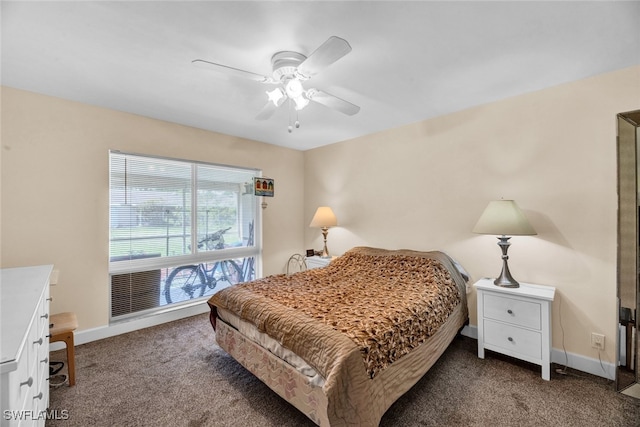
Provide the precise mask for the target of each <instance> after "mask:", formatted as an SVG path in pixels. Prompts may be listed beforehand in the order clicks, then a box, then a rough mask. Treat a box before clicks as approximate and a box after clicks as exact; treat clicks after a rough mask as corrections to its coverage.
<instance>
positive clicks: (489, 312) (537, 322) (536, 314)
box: [483, 293, 542, 331]
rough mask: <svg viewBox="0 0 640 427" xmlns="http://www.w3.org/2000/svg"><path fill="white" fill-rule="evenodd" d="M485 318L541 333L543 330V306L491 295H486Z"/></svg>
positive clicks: (484, 302)
mask: <svg viewBox="0 0 640 427" xmlns="http://www.w3.org/2000/svg"><path fill="white" fill-rule="evenodd" d="M483 297H484V299H483V308H484V317H486V318H489V319H495V320H500V321H502V322H507V323H511V324H514V325H518V326H524V327H525V328H531V329H535V330H537V331H539V330H540V329H541V328H542V305H541V304H540V303H538V302H533V301H523V300H520V299H515V298H508V297H504V296H500V295H494V294H491V293H484V296H483Z"/></svg>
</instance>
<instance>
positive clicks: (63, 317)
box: [49, 313, 78, 387]
mask: <svg viewBox="0 0 640 427" xmlns="http://www.w3.org/2000/svg"><path fill="white" fill-rule="evenodd" d="M49 325H50V326H49V335H50V338H49V343H52V342H56V341H64V343H65V344H66V346H67V366H68V367H69V369H68V372H69V387H71V386H73V385H75V384H76V364H75V353H74V348H73V346H74V344H73V331H75V330H76V329H78V319H76V315H75V313H59V314H52V315H51V317H50V321H49Z"/></svg>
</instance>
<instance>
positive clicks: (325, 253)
mask: <svg viewBox="0 0 640 427" xmlns="http://www.w3.org/2000/svg"><path fill="white" fill-rule="evenodd" d="M327 234H329V228H328V227H322V236H323V237H324V247H323V248H322V254H320V258H331V256H330V255H329V249H327Z"/></svg>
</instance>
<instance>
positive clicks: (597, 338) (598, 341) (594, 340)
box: [591, 332, 604, 350]
mask: <svg viewBox="0 0 640 427" xmlns="http://www.w3.org/2000/svg"><path fill="white" fill-rule="evenodd" d="M591 347H593V348H597V349H598V350H604V335H602V334H596V333H595V332H592V333H591Z"/></svg>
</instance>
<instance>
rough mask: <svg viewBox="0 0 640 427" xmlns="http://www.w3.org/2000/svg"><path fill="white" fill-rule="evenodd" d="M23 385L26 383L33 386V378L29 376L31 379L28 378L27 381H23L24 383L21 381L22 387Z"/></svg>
mask: <svg viewBox="0 0 640 427" xmlns="http://www.w3.org/2000/svg"><path fill="white" fill-rule="evenodd" d="M23 385H26V386H29V387H31V386H32V385H33V378H31V377H29V379H28V380H26V381H25V382H23V383H20V387H22V386H23Z"/></svg>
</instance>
